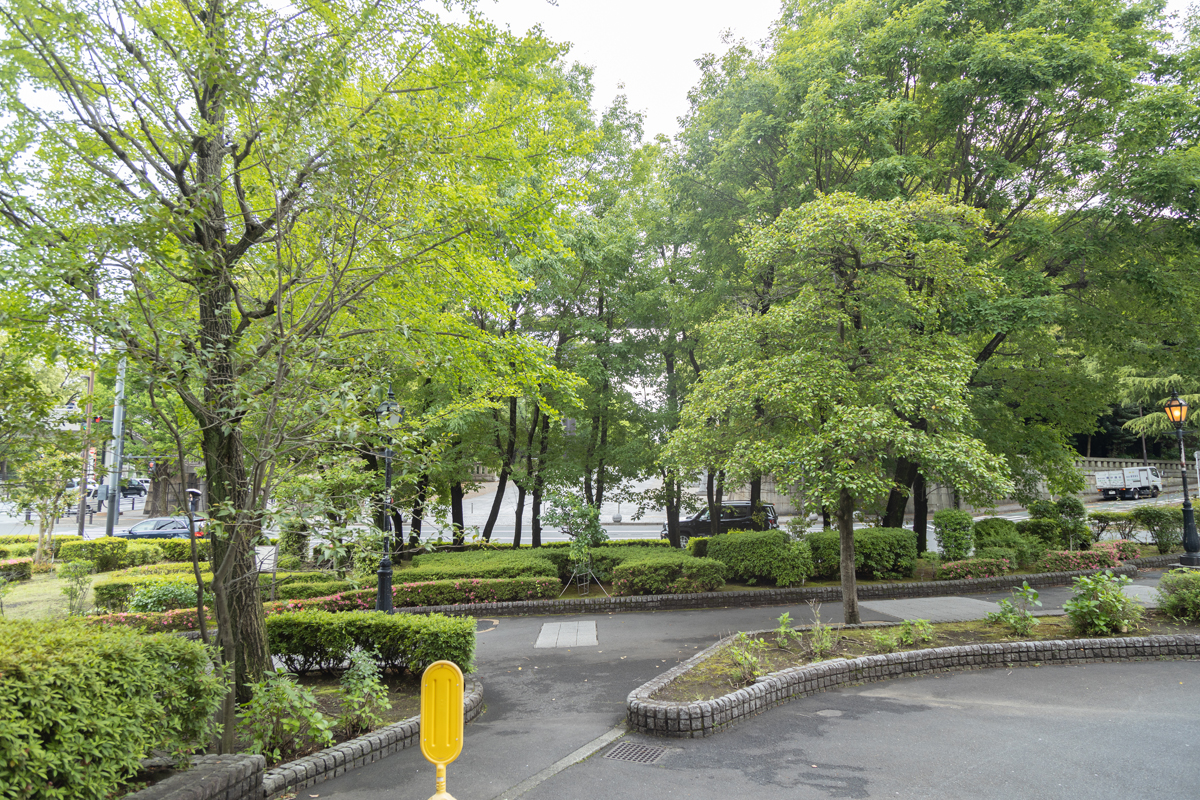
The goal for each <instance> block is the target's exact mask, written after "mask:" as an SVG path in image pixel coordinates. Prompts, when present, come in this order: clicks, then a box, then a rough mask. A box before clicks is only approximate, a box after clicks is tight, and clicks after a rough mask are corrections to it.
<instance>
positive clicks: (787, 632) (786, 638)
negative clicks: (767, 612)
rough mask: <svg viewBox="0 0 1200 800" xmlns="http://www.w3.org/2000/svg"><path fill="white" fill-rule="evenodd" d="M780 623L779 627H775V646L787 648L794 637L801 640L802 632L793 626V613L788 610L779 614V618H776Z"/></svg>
mask: <svg viewBox="0 0 1200 800" xmlns="http://www.w3.org/2000/svg"><path fill="white" fill-rule="evenodd" d="M775 621H776V622H777V623H779V627H777V628H776V629H775V646H776V647H778V648H779V649H780V650H787V649H788V647H787V646H788V644H790V643H791V641H792V640H793V639H795V640H796V641H800V639H801V638H802V636H801V634H800V633H799V632H798V631H797V630H796V629H795V628H793V627H792V615H791V614H789V613H788V612H787V611H785V612H783V613H782V614H780V615H779V619H777V620H775Z"/></svg>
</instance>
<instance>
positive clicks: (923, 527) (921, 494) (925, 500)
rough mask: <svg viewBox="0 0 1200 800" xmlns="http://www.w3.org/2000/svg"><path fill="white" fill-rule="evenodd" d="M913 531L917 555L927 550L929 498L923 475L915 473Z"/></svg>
mask: <svg viewBox="0 0 1200 800" xmlns="http://www.w3.org/2000/svg"><path fill="white" fill-rule="evenodd" d="M912 490H913V530H914V531H916V533H917V554H918V555H920V554H922V553H924V552H926V551H927V550H929V496H928V495H926V493H925V475H924V474H923V473H921V472H919V471H918V472H917V477H916V479H914V480H913V489H912Z"/></svg>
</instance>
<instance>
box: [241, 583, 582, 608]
mask: <svg viewBox="0 0 1200 800" xmlns="http://www.w3.org/2000/svg"><path fill="white" fill-rule="evenodd" d="M561 591H562V582H561V581H559V580H558V578H548V577H545V576H542V577H536V578H468V579H466V580H445V581H425V582H421V583H402V584H397V585H395V586H393V587H392V605H394V606H395V607H397V608H415V607H420V606H452V605H460V604H467V603H508V602H512V601H514V600H536V599H538V598H542V597H557V596H558V593H559V592H561ZM375 597H376V590H375V589H352V590H350V591H345V592H337V593H336V594H332V595H329V596H326V597H310V598H300V599H295V600H276V601H275V602H268V603H264V604H263V607H264V608H266V610H267V613H268V614H277V613H280V612H286V611H304V610H314V609H315V610H320V611H359V610H363V609H371V608H374V607H375Z"/></svg>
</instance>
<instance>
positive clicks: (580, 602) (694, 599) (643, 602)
mask: <svg viewBox="0 0 1200 800" xmlns="http://www.w3.org/2000/svg"><path fill="white" fill-rule="evenodd" d="M1176 558H1177V556H1176ZM1105 571H1111V572H1112V573H1113V574H1114V575H1128V576H1129V577H1131V578H1132V577H1134V576H1136V575H1137V567H1136V566H1134V565H1132V564H1128V563H1127V564H1125V565H1124V566H1121V567H1116V568H1111V567H1109V568H1106V569H1092V570H1083V571H1078V572H1041V573H1037V574H1034V575H1001V576H999V577H996V578H975V579H971V580H956V581H917V582H911V583H875V584H864V585H860V586H859V587H858V599H859V600H895V599H901V598H907V597H946V596H957V595H963V594H987V593H991V592H1006V591H1008V590H1009V589H1012V588H1013V587H1014V586H1019V584H1018V583H1016V581H1018V580H1020V581H1028V583H1029V585H1030V586H1032V587H1034V588H1035V589H1036V588H1042V587H1046V586H1065V585H1067V584H1069V583H1071V580H1072V579H1074V578H1077V577H1079V576H1081V575H1095V574H1097V573H1100V572H1105ZM809 601H816V602H819V603H840V602H841V601H842V590H841V587H839V586H821V587H808V588H805V587H803V586H801V587H794V588H790V589H762V590H759V591H754V592H749V591H746V592H696V593H695V594H651V595H631V596H628V597H581V598H576V599H570V600H513V601H508V602H503V603H469V604H458V605H447V606H405V607H402V608H397V609H395V612H394V613H396V614H447V615H450V616H471V617H521V616H533V615H539V614H545V615H549V614H611V613H617V612H622V611H673V610H685V609H702V608H757V607H760V606H781V605H798V604H801V603H807V602H809Z"/></svg>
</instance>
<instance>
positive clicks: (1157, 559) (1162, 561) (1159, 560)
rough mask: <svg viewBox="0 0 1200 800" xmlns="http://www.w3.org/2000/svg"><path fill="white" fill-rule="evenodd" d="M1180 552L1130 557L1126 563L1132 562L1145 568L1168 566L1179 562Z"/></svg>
mask: <svg viewBox="0 0 1200 800" xmlns="http://www.w3.org/2000/svg"><path fill="white" fill-rule="evenodd" d="M1181 555H1183V554H1182V553H1168V554H1167V555H1165V556H1144V557H1142V558H1131V559H1129V560H1128V561H1126V562H1125V563H1126V564H1133V565H1134V566H1136V567H1139V568H1143V567H1144V568H1145V569H1160V568H1162V567H1170V566H1173V565H1175V564H1178V563H1179V557H1180V556H1181Z"/></svg>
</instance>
